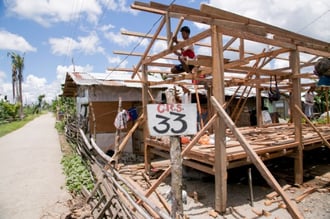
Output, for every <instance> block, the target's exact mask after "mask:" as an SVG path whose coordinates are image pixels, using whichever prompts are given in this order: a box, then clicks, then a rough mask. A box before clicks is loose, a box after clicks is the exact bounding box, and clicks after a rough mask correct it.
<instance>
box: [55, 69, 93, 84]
mask: <svg viewBox="0 0 330 219" xmlns="http://www.w3.org/2000/svg"><path fill="white" fill-rule="evenodd" d="M73 71H76V72H93V66H91V65H86V66H79V65H77V66H73V65H69V66H63V65H58V66H57V68H56V79H57V83H58V86H60V85H61V84H63V83H64V80H65V75H66V73H67V72H73Z"/></svg>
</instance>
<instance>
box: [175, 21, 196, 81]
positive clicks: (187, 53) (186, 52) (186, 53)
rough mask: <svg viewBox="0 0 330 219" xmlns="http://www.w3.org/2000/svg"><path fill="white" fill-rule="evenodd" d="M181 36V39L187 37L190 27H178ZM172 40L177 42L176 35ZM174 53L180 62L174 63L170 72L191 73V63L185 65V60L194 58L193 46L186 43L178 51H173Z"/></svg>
mask: <svg viewBox="0 0 330 219" xmlns="http://www.w3.org/2000/svg"><path fill="white" fill-rule="evenodd" d="M180 32H181V36H182V39H183V40H187V39H189V35H190V29H189V27H187V26H183V27H182V28H181V29H180ZM173 42H174V43H178V39H177V37H176V36H174V37H173ZM174 54H176V55H177V56H178V59H179V61H180V64H178V65H175V66H174V67H173V68H171V73H173V74H177V73H182V72H187V73H191V70H192V69H193V68H194V66H193V65H187V64H186V61H187V60H193V59H195V52H194V46H193V45H188V46H185V47H184V48H181V50H179V51H174Z"/></svg>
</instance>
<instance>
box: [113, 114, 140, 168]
mask: <svg viewBox="0 0 330 219" xmlns="http://www.w3.org/2000/svg"><path fill="white" fill-rule="evenodd" d="M143 119H144V116H143V114H142V115H141V116H140V117H139V118H138V120H137V121H136V123H135V124H134V125H133V127H132V128H131V129H130V130H129V132H128V133H127V134H126V136H125V137H124V139H123V140H122V142H121V143H120V144H119V145H118V146H117V148H116V150H115V153H114V154H113V155H112V157H111V160H110V162H109V164H112V165H115V164H116V163H117V162H118V158H119V157H120V155H121V152H122V151H123V150H124V148H125V146H126V144H127V142H128V140H129V138H130V137H131V136H132V135H133V133H134V132H135V130H136V129H137V128H138V127H139V125H140V124H141V123H142V122H143ZM116 138H117V136H116ZM116 143H117V142H116Z"/></svg>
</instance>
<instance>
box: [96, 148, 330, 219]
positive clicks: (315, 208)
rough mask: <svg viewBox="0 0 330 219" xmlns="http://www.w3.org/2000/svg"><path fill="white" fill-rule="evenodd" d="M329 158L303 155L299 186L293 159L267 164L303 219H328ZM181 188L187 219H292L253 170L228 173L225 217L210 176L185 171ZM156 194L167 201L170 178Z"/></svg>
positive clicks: (322, 152) (324, 152) (323, 153)
mask: <svg viewBox="0 0 330 219" xmlns="http://www.w3.org/2000/svg"><path fill="white" fill-rule="evenodd" d="M329 155H330V150H329V149H328V148H319V149H317V150H314V151H309V152H306V153H305V164H304V165H305V171H304V183H303V184H302V185H293V183H294V179H293V169H292V168H293V163H292V162H293V160H292V158H279V159H276V160H273V161H270V162H267V163H266V165H267V167H268V168H269V170H270V171H271V172H272V173H273V175H274V177H275V178H276V179H277V180H278V182H279V183H280V184H281V186H286V185H287V186H289V188H288V189H287V190H285V192H286V194H287V196H288V197H289V198H290V199H291V200H292V204H293V205H294V206H296V207H297V208H298V209H299V212H300V213H301V214H302V215H303V217H304V218H305V219H316V218H317V219H329V218H330V205H329V203H330V195H329V192H330V163H329V158H330V156H329ZM249 168H251V171H252V180H253V192H252V194H253V204H252V203H251V201H250V200H251V199H250V190H249V186H248V173H247V172H248V169H249ZM135 174H137V173H135ZM151 182H152V181H151ZM183 184H184V186H185V187H186V190H185V191H186V192H187V195H188V197H187V203H186V204H184V214H185V215H186V216H187V218H190V219H204V218H205V219H208V218H219V219H222V218H224V219H238V218H247V219H253V218H274V219H275V218H277V219H287V218H288V219H289V218H291V216H290V214H289V213H288V211H287V209H286V208H285V205H284V202H283V201H282V199H281V197H279V196H275V197H274V198H273V199H272V200H273V201H274V202H273V203H271V202H269V200H270V199H267V198H266V196H267V195H268V194H270V193H271V192H273V190H272V189H271V188H270V187H269V186H268V185H267V184H266V182H265V181H264V179H263V178H262V177H261V176H260V174H259V173H258V171H257V170H256V169H255V168H254V167H253V166H249V167H241V168H236V169H232V170H229V171H228V200H227V211H226V212H225V213H224V214H218V213H217V212H215V211H214V209H213V207H214V193H215V190H214V177H213V176H210V175H207V174H205V173H201V172H198V171H196V170H193V169H188V168H185V170H184V178H183ZM311 189H313V192H312V193H311V194H309V195H307V196H306V197H305V198H303V199H302V200H301V201H300V202H296V201H295V199H296V198H297V197H299V196H301V195H302V194H303V193H304V192H305V191H308V190H311ZM157 190H158V192H159V193H160V194H162V195H163V196H164V197H165V198H167V197H168V192H169V191H170V178H169V177H168V178H167V179H166V181H165V182H163V183H162V184H161V185H160V186H159V187H158V188H157ZM194 194H195V195H196V194H197V201H196V199H194ZM195 197H196V196H195ZM90 218H91V217H90Z"/></svg>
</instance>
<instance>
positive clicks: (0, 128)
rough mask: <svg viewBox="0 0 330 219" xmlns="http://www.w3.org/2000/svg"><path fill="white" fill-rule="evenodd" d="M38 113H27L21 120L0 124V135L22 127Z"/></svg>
mask: <svg viewBox="0 0 330 219" xmlns="http://www.w3.org/2000/svg"><path fill="white" fill-rule="evenodd" d="M39 115H40V114H35V115H28V116H27V117H25V118H24V119H23V120H19V121H14V122H10V123H5V124H0V137H2V136H4V135H6V134H8V133H10V132H13V131H15V130H17V129H19V128H21V127H23V126H24V125H25V124H26V123H28V122H30V121H31V120H33V119H34V118H36V117H38V116H39Z"/></svg>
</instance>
